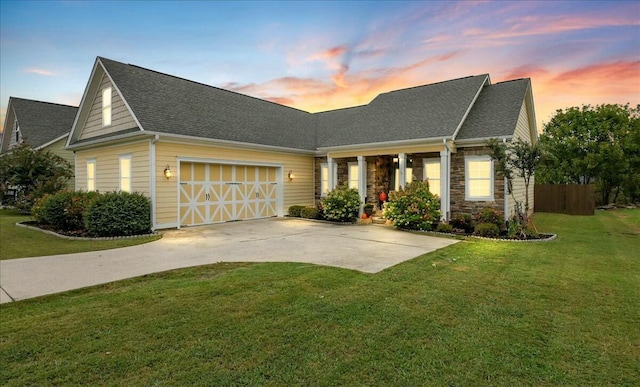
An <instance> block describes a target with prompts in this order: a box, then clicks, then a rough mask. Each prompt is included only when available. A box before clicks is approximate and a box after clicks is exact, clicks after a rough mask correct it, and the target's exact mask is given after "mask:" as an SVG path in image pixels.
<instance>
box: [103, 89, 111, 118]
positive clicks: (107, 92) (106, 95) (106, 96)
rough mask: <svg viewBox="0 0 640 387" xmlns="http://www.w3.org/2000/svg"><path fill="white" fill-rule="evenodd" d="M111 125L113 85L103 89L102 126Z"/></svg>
mask: <svg viewBox="0 0 640 387" xmlns="http://www.w3.org/2000/svg"><path fill="white" fill-rule="evenodd" d="M110 125H111V87H107V88H106V89H104V90H102V126H103V127H104V126H110Z"/></svg>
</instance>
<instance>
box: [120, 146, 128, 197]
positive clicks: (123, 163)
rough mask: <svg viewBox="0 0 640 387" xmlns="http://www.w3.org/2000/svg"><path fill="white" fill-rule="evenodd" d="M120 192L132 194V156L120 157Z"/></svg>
mask: <svg viewBox="0 0 640 387" xmlns="http://www.w3.org/2000/svg"><path fill="white" fill-rule="evenodd" d="M120 191H122V192H131V155H123V156H120Z"/></svg>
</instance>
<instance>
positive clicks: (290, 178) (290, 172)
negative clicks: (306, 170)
mask: <svg viewBox="0 0 640 387" xmlns="http://www.w3.org/2000/svg"><path fill="white" fill-rule="evenodd" d="M287 177H288V178H289V181H291V180H293V178H294V177H295V176H293V171H289V173H288V174H287Z"/></svg>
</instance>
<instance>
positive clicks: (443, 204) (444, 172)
mask: <svg viewBox="0 0 640 387" xmlns="http://www.w3.org/2000/svg"><path fill="white" fill-rule="evenodd" d="M450 153H451V151H450V150H449V148H445V149H443V150H441V151H440V192H441V194H442V196H441V197H440V213H441V214H442V220H444V221H447V220H449V211H450V208H451V207H450V206H449V201H450V199H451V191H450V190H449V186H450V181H451V176H450V175H449V170H450V157H449V156H450Z"/></svg>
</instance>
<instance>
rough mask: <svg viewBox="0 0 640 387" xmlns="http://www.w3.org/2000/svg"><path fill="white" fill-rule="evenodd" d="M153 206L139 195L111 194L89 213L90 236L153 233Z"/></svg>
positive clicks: (87, 218)
mask: <svg viewBox="0 0 640 387" xmlns="http://www.w3.org/2000/svg"><path fill="white" fill-rule="evenodd" d="M150 218H151V203H150V202H149V199H147V198H146V197H144V196H143V195H142V194H139V193H128V192H107V193H106V194H104V195H102V196H100V198H98V199H97V200H96V201H95V202H94V203H93V205H92V206H90V207H89V208H88V209H87V211H86V213H85V226H86V228H87V232H88V233H89V235H92V236H98V237H113V236H126V235H138V234H145V233H148V232H150V231H151V219H150Z"/></svg>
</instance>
